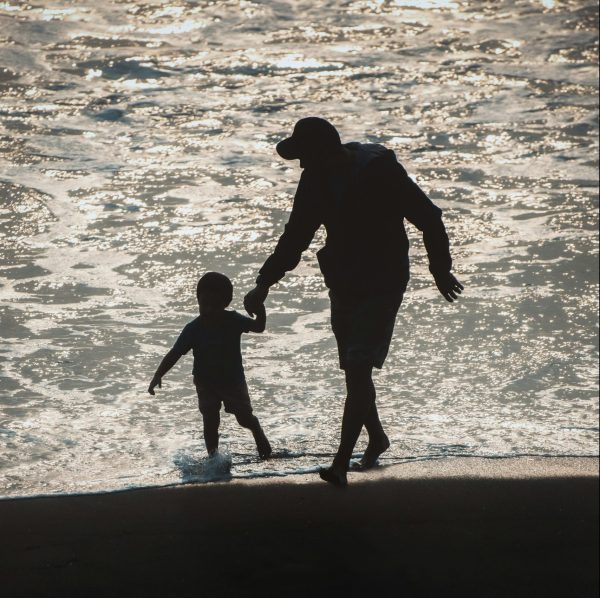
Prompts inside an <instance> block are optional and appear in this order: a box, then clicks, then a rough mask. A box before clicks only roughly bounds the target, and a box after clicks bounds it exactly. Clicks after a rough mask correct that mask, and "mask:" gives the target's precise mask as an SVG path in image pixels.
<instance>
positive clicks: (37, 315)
mask: <svg viewBox="0 0 600 598" xmlns="http://www.w3.org/2000/svg"><path fill="white" fill-rule="evenodd" d="M597 16H598V15H597V4H596V3H595V2H586V1H583V0H582V1H560V2H559V1H556V2H554V1H552V0H545V1H534V0H531V1H512V0H511V1H502V0H499V1H494V2H483V1H481V2H477V1H474V0H473V1H465V0H457V1H455V2H452V1H442V0H438V1H436V0H426V1H421V2H419V1H417V0H413V1H410V0H396V1H392V0H373V1H368V0H365V1H362V0H356V1H353V0H350V1H346V2H343V3H342V2H315V3H311V2H300V1H293V0H281V1H278V2H266V1H265V2H252V1H249V0H230V1H224V2H218V1H207V2H205V1H191V0H189V1H186V0H173V1H158V0H157V1H154V2H150V1H142V0H138V1H127V0H122V1H117V0H113V1H107V2H91V1H89V0H82V1H78V2H67V1H62V2H61V1H58V0H57V1H50V0H48V1H44V0H38V1H37V2H31V3H29V2H21V1H17V0H9V1H8V2H0V251H1V261H0V318H1V320H0V321H1V332H0V337H1V338H2V345H1V346H0V368H1V369H0V374H1V378H0V418H1V421H0V437H1V439H2V444H1V445H0V478H1V480H2V481H1V483H0V493H1V494H3V495H27V494H36V493H47V492H80V491H86V490H96V489H112V488H122V487H126V486H133V485H146V484H166V483H174V482H179V481H182V480H183V481H187V480H190V479H196V478H197V479H204V478H203V477H202V475H203V473H202V472H203V470H202V464H201V462H200V461H199V460H200V458H201V457H202V454H203V444H202V437H201V433H200V419H199V414H198V412H197V410H196V406H195V398H194V393H193V387H192V386H191V380H190V370H191V357H187V358H185V359H184V360H183V361H182V362H181V364H179V365H178V366H177V367H176V369H175V370H173V371H172V372H171V373H170V374H169V375H168V377H167V378H166V379H165V383H164V385H163V389H162V391H159V392H158V394H157V396H156V397H150V396H149V395H147V394H146V388H147V385H148V381H149V379H150V377H151V374H152V373H153V371H154V369H155V367H156V365H157V363H158V361H159V359H160V358H161V357H162V355H163V354H164V352H165V351H166V350H167V349H168V348H169V346H170V344H171V343H172V342H173V340H174V339H175V338H176V336H177V334H178V332H179V331H180V329H181V328H182V326H183V325H184V324H185V323H186V322H187V321H189V320H190V319H191V318H193V317H194V316H195V314H196V306H195V298H194V288H195V283H196V280H197V278H198V276H199V275H200V274H201V273H202V272H204V271H206V270H218V271H222V272H224V273H226V274H228V275H229V276H230V277H231V278H232V279H233V281H234V283H235V286H236V291H235V297H234V307H235V308H237V309H239V310H241V299H242V297H243V295H244V293H245V292H246V291H247V290H248V289H249V288H251V285H252V281H253V279H254V277H255V276H256V272H257V269H258V268H259V266H260V265H261V264H262V261H263V259H264V258H265V257H266V256H267V255H268V253H269V251H270V249H271V248H272V247H273V245H274V242H275V240H276V238H277V236H278V234H279V233H280V232H281V230H282V227H283V224H284V223H285V221H286V219H287V213H288V211H289V209H290V206H291V197H292V194H293V192H294V189H295V184H296V181H297V179H298V176H299V172H300V171H299V169H298V167H297V165H295V164H290V163H285V162H283V161H281V160H280V159H278V157H277V156H276V154H275V152H274V143H275V142H276V141H277V140H279V139H280V138H281V137H282V136H284V135H287V134H288V133H289V132H290V130H291V127H292V125H293V123H294V122H295V120H296V119H298V118H300V117H303V116H307V115H311V114H319V115H323V116H325V117H327V118H329V119H331V120H332V121H333V122H334V124H336V125H337V126H338V128H339V129H340V132H341V133H342V137H343V139H344V140H345V141H351V140H357V141H361V140H362V141H376V142H382V143H384V144H386V145H387V146H388V147H390V148H393V149H394V150H395V151H396V152H397V154H398V156H399V158H400V160H401V161H402V162H403V163H404V164H405V166H406V167H407V169H408V170H409V172H410V174H411V175H412V176H413V177H414V178H415V179H416V180H417V181H418V182H419V183H420V185H421V186H422V187H423V188H424V189H425V190H426V191H427V192H429V193H430V195H431V197H432V198H433V200H434V201H435V202H436V203H437V204H438V205H439V206H440V207H442V208H443V209H444V212H445V221H446V225H447V228H448V231H449V234H450V237H451V240H452V245H453V255H454V259H455V264H456V272H457V274H458V276H459V277H460V278H461V280H462V281H463V282H464V283H465V284H466V286H467V292H466V295H465V297H464V299H463V300H462V301H461V302H460V303H459V304H457V305H448V304H446V303H445V302H444V300H443V299H442V298H441V297H440V296H439V295H438V294H437V291H436V290H435V288H434V286H433V284H432V280H431V278H430V276H429V274H428V271H427V261H426V256H425V253H424V250H423V247H422V243H421V242H420V239H419V235H418V234H417V233H418V231H416V229H414V228H413V229H411V230H410V231H409V233H410V237H411V240H412V251H411V256H412V280H411V283H410V286H409V290H408V293H407V295H406V298H405V303H404V305H403V307H402V309H401V312H400V314H399V317H398V321H397V331H396V335H395V338H394V341H393V344H392V348H391V352H390V356H389V359H388V363H387V364H386V368H385V369H384V370H383V371H382V372H381V373H378V374H377V378H376V383H377V386H378V388H379V397H380V398H379V402H380V406H381V414H382V419H383V420H384V423H385V425H386V427H387V428H388V429H389V432H390V436H391V438H392V442H393V446H392V449H391V450H390V452H389V453H388V454H387V458H386V460H385V461H384V462H387V463H390V462H399V461H402V460H404V459H407V458H434V457H439V456H443V455H488V456H505V455H517V454H524V453H526V454H542V455H553V454H569V455H587V454H595V453H597V442H598V427H597V426H598V423H597V418H598V386H597V371H596V365H597V358H598V339H597V333H598V327H597V323H598V320H597V311H596V310H597V292H598V263H597V262H598V260H597V255H598V253H597V250H598V233H597V226H598V211H597V210H598V201H597V198H598V195H597V192H598V171H597V168H598V162H597V152H598V138H597V135H598V113H597V109H598V98H597V89H598V71H597V63H598V29H597ZM322 241H323V235H322V234H321V232H320V233H319V234H318V236H317V238H316V239H315V241H314V243H313V245H312V247H311V249H310V250H309V251H308V252H307V253H306V254H305V256H304V258H303V261H302V263H301V265H300V266H299V267H298V268H297V270H296V271H295V272H293V273H292V274H289V275H288V276H287V277H286V278H285V279H284V281H283V282H282V283H281V284H280V285H278V286H277V287H276V288H275V289H274V290H273V291H272V292H271V295H270V298H269V301H268V304H267V307H268V310H269V328H268V331H267V332H266V333H265V334H264V335H262V336H259V335H254V336H251V335H247V336H245V340H244V351H245V361H246V370H247V374H248V379H249V383H250V387H251V393H252V396H253V398H254V402H255V408H256V411H257V413H258V414H259V416H260V417H261V419H262V420H263V424H264V427H265V429H266V430H267V431H268V433H269V435H270V436H271V438H272V440H273V444H274V447H275V449H276V450H277V451H278V454H279V456H280V458H279V459H275V460H271V461H269V462H266V463H260V462H259V461H258V460H257V458H256V457H255V456H254V450H253V445H252V442H251V437H250V435H249V434H248V433H246V431H244V430H239V429H238V428H237V427H236V426H235V425H234V421H233V418H231V417H230V416H229V417H227V418H224V425H223V430H222V442H223V444H224V445H226V446H227V447H228V450H229V452H230V454H231V458H232V468H231V474H232V475H233V476H241V475H263V474H267V475H268V474H282V473H286V472H291V471H296V470H301V469H307V468H313V467H315V466H317V465H320V464H324V463H327V462H328V461H329V459H330V457H331V454H332V453H333V451H334V450H335V447H336V443H337V438H338V434H339V423H340V419H341V409H342V401H343V378H342V376H341V375H340V371H339V370H338V369H337V362H336V350H335V343H334V340H333V336H332V334H331V332H330V330H329V313H328V300H327V295H326V290H325V288H324V286H323V283H322V280H321V277H320V274H319V271H318V269H317V265H316V260H315V256H314V251H315V250H316V249H318V247H319V246H320V244H321V243H322ZM361 443H364V440H361Z"/></svg>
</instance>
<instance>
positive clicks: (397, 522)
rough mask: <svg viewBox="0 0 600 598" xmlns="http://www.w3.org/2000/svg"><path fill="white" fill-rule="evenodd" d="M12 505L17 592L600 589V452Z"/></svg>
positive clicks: (11, 561)
mask: <svg viewBox="0 0 600 598" xmlns="http://www.w3.org/2000/svg"><path fill="white" fill-rule="evenodd" d="M316 478H317V476H316V475H315V474H306V475H299V476H286V477H284V478H282V477H270V478H252V479H243V478H233V479H231V480H230V481H225V482H214V483H209V484H207V483H204V484H183V485H175V486H166V487H154V488H136V489H130V490H125V491H117V492H105V493H99V494H98V493H97V494H85V495H81V494H79V495H62V496H45V497H20V498H7V499H3V500H2V501H0V526H1V531H2V537H3V542H2V548H0V563H2V564H1V565H0V578H1V579H2V580H3V588H4V591H3V593H4V595H6V596H11V597H12V596H15V597H17V596H23V597H24V596H28V597H34V596H54V595H56V596H78V595H86V596H95V595H98V596H101V595H108V593H109V592H110V593H112V594H115V589H118V590H119V591H118V592H117V593H116V595H119V594H122V595H127V594H131V595H134V596H136V595H140V596H198V595H203V594H207V595H208V594H210V595H211V596H223V597H225V596H252V595H257V594H262V595H266V596H269V595H279V596H321V595H322V596H367V595H368V593H373V592H375V593H383V594H384V593H386V592H388V593H390V595H407V596H436V595H437V596H442V595H443V596H453V595H461V596H471V595H472V596H484V595H485V596H509V595H510V596H536V595H540V596H541V595H543V596H565V595H578V596H588V595H589V596H595V595H597V590H598V495H599V493H598V459H597V458H591V457H579V458H567V457H565V458H556V457H554V458H547V457H543V458H525V457H520V458H512V459H502V460H500V459H482V458H451V459H443V460H436V461H427V462H424V461H419V462H411V463H405V464H403V465H393V466H387V467H380V468H376V469H374V470H372V471H370V472H368V473H358V472H357V473H351V474H350V476H349V480H350V486H349V487H348V488H346V489H342V490H340V489H337V488H332V487H330V486H329V485H327V484H325V483H324V482H322V481H320V480H318V481H317V479H316Z"/></svg>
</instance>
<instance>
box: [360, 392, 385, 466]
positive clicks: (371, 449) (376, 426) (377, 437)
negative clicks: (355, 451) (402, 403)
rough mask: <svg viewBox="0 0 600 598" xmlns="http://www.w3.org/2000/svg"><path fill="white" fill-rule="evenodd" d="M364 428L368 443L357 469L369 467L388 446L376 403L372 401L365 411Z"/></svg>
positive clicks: (373, 464)
mask: <svg viewBox="0 0 600 598" xmlns="http://www.w3.org/2000/svg"><path fill="white" fill-rule="evenodd" d="M365 428H366V429H367V432H368V433H369V444H368V445H367V448H366V450H365V452H364V454H363V456H362V459H361V460H360V466H359V469H370V468H371V467H374V466H375V464H376V463H377V459H378V458H379V456H380V455H381V453H383V452H385V451H387V450H388V449H389V448H390V440H389V438H388V437H387V434H386V433H385V432H384V430H383V426H382V425H381V421H380V420H379V413H377V405H376V404H375V402H373V406H372V407H371V409H370V410H369V412H368V413H367V417H366V419H365Z"/></svg>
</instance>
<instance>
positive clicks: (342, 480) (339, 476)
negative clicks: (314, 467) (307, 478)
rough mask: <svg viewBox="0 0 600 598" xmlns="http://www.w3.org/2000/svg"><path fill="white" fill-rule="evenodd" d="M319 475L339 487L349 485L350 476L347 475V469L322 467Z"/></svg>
mask: <svg viewBox="0 0 600 598" xmlns="http://www.w3.org/2000/svg"><path fill="white" fill-rule="evenodd" d="M319 475H320V476H321V479H322V480H325V481H326V482H329V483H330V484H333V485H334V486H337V487H338V488H344V487H345V486H347V485H348V478H347V477H346V472H345V471H338V470H337V469H334V468H333V467H328V468H327V469H321V470H320V471H319Z"/></svg>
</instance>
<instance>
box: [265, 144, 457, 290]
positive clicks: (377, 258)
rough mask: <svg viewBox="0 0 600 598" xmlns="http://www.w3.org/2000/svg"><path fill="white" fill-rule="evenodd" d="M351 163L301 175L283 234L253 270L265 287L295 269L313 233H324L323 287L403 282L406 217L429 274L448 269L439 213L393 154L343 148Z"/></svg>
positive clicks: (390, 286) (376, 148)
mask: <svg viewBox="0 0 600 598" xmlns="http://www.w3.org/2000/svg"><path fill="white" fill-rule="evenodd" d="M345 147H346V148H347V149H349V150H351V151H352V152H353V154H354V160H353V163H352V164H351V165H349V166H347V167H342V168H340V169H338V170H337V171H335V172H324V171H322V170H320V169H317V168H315V169H309V168H306V169H304V171H303V172H302V176H301V177H300V182H299V184H298V189H297V191H296V195H295V197H294V205H293V208H292V212H291V214H290V218H289V221H288V223H287V224H286V226H285V231H284V233H283V234H282V235H281V237H280V238H279V241H278V243H277V246H276V247H275V250H274V252H273V254H272V255H271V256H269V258H267V260H266V261H265V263H264V265H263V267H262V268H261V269H260V271H259V276H258V279H257V282H259V283H262V284H266V285H269V286H271V285H272V284H274V283H276V282H278V281H279V280H280V279H281V278H282V277H283V276H284V275H285V273H286V272H287V271H289V270H292V269H294V268H295V267H296V266H297V264H298V262H299V261H300V257H301V254H302V252H303V251H304V250H305V249H306V248H307V247H308V246H309V245H310V242H311V240H312V238H313V236H314V234H315V232H316V231H317V229H318V228H319V227H320V226H321V225H324V226H325V229H326V231H327V241H326V243H325V246H324V247H323V248H322V249H320V250H319V251H318V252H317V258H318V260H319V266H320V268H321V271H322V272H323V275H324V277H325V284H326V285H327V286H328V287H329V288H331V289H333V290H334V291H336V292H342V293H343V292H345V291H347V292H367V293H370V292H381V291H386V290H395V289H399V288H402V287H404V286H405V285H406V282H407V281H408V277H409V269H408V237H407V236H406V231H405V228H404V219H405V218H406V219H407V220H408V221H409V222H411V223H412V224H414V225H415V226H416V227H417V228H418V229H419V230H421V231H422V232H423V240H424V243H425V247H426V249H427V254H428V257H429V268H430V270H431V272H432V273H434V274H435V273H436V272H448V271H450V269H451V267H452V259H451V257H450V249H449V242H448V235H447V234H446V229H445V227H444V224H443V222H442V211H441V210H440V209H439V208H438V207H437V206H435V205H434V204H433V202H432V201H431V200H430V199H429V198H428V197H427V195H425V193H424V192H423V191H422V190H421V189H420V187H419V186H418V185H417V184H416V183H415V182H414V181H412V179H410V178H409V176H408V175H407V173H406V170H405V169H404V168H403V166H402V165H401V164H400V163H399V162H398V161H397V159H396V155H395V154H394V152H393V151H392V150H388V149H386V148H385V147H383V146H382V145H377V144H361V143H347V144H345Z"/></svg>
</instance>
